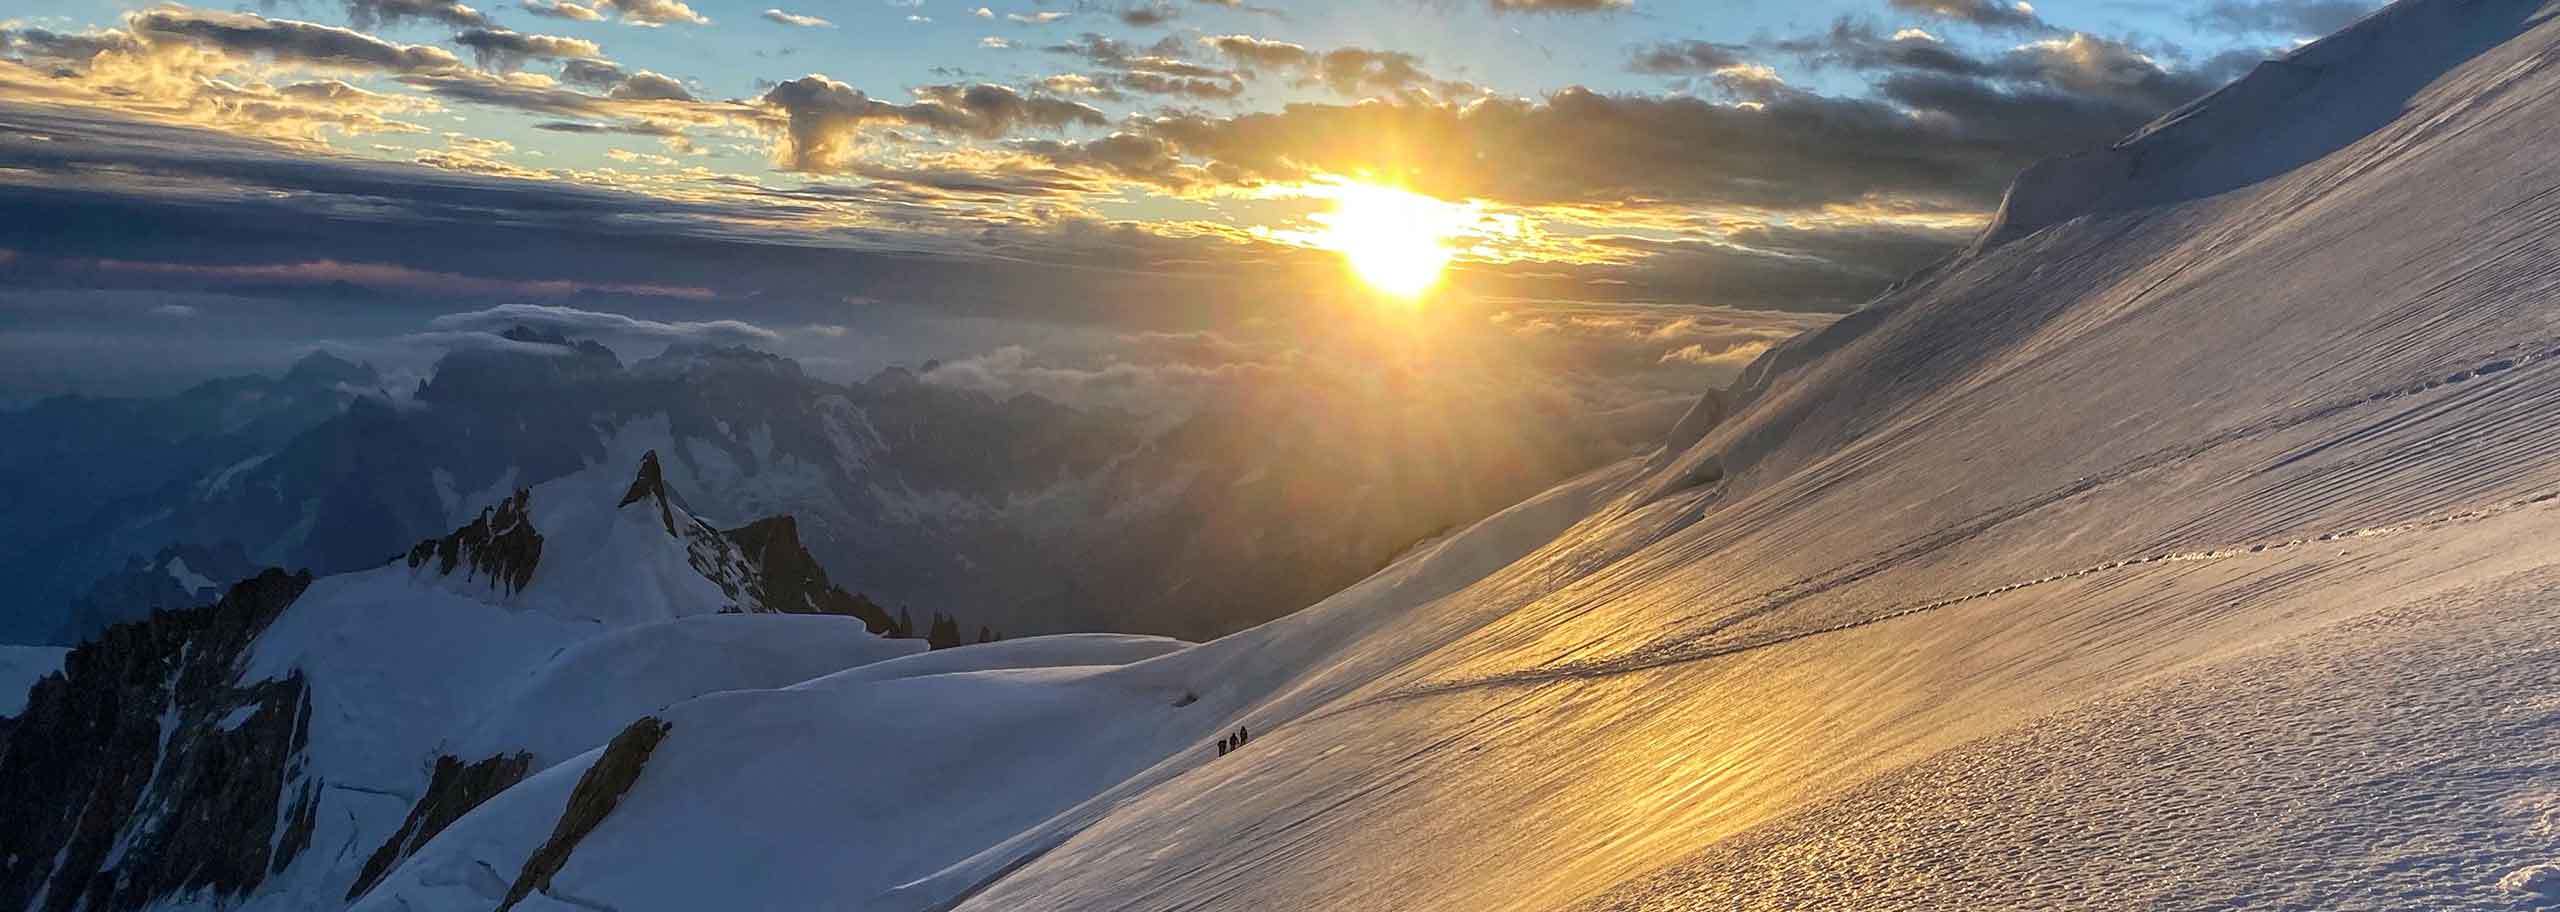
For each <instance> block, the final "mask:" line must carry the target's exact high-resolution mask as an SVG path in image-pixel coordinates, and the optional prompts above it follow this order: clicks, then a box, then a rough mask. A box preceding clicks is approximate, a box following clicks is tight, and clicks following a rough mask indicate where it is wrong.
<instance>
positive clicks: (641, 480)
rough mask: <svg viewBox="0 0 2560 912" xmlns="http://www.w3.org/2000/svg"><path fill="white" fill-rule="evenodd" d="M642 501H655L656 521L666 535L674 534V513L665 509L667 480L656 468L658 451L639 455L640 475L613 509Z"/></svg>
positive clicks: (633, 480)
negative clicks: (662, 525) (656, 507)
mask: <svg viewBox="0 0 2560 912" xmlns="http://www.w3.org/2000/svg"><path fill="white" fill-rule="evenodd" d="M642 500H656V501H657V502H658V521H659V522H660V523H662V524H664V525H665V526H666V527H667V534H668V535H674V534H676V516H675V513H674V511H672V510H670V509H669V508H668V507H667V479H666V476H665V474H664V473H663V472H662V471H661V470H660V469H659V468H658V451H656V450H650V451H649V452H646V453H642V454H640V474H639V476H638V477H635V478H633V479H631V488H630V489H629V490H627V491H624V492H623V493H622V502H621V503H618V504H615V505H614V507H615V509H620V508H623V507H628V506H630V505H632V504H635V503H639V502H640V501H642Z"/></svg>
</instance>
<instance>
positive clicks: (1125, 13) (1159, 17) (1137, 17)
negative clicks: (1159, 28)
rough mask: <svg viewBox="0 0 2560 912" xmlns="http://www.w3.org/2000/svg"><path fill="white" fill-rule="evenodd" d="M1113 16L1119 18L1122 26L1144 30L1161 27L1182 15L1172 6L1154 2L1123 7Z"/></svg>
mask: <svg viewBox="0 0 2560 912" xmlns="http://www.w3.org/2000/svg"><path fill="white" fill-rule="evenodd" d="M1113 15H1114V16H1117V17H1118V18H1119V20H1120V24H1122V25H1127V26H1130V27H1132V28H1146V27H1148V26H1155V25H1163V24H1165V23H1167V22H1171V21H1173V20H1174V19H1176V18H1178V17H1180V16H1181V15H1182V11H1181V10H1180V9H1178V8H1176V7H1174V6H1173V5H1172V4H1169V3H1163V2H1156V3H1141V4H1137V5H1134V6H1128V7H1123V8H1121V10H1120V11H1119V12H1118V13H1114V14H1113Z"/></svg>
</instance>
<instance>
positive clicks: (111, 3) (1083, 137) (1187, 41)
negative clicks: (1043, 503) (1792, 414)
mask: <svg viewBox="0 0 2560 912" xmlns="http://www.w3.org/2000/svg"><path fill="white" fill-rule="evenodd" d="M766 2H779V3H783V4H785V5H783V6H768V5H765V3H766ZM2375 5H2376V4H2374V3H2371V2H2367V0H2196V2H2183V3H2180V2H2139V3H2137V2H2129V0H2075V2H2062V0H2054V2H2049V3H2045V4H2041V5H2036V6H2029V5H2027V4H2025V3H2013V2H2002V0H1793V2H1779V0H1369V2H1304V3H1292V2H1282V0H1259V2H1257V0H1154V2H1138V0H1050V2H1040V0H1000V2H988V3H985V4H983V5H981V4H980V3H976V2H968V3H964V2H956V0H763V2H733V0H596V2H592V3H589V2H583V0H472V2H471V3H469V4H466V3H465V2H461V0H266V2H249V3H241V4H235V5H229V6H186V5H175V4H150V3H138V2H118V0H0V212H5V213H8V214H9V217H8V218H6V219H0V363H5V365H6V366H0V403H10V402H25V401H27V400H30V399H33V398H36V397H40V396H48V395H59V394H66V393H81V394H107V395H118V394H139V393H148V392H153V391H158V390H165V389H168V388H171V387H173V386H175V385H177V384H181V383H185V382H192V381H193V380H197V379H202V378H204V377H209V376H213V375H216V374H221V373H225V372H238V371H246V370H273V369H276V368H278V367H280V366H281V365H282V364H283V363H285V362H286V361H287V360H289V359H290V358H291V357H293V356H295V355H297V354H298V353H300V352H303V351H307V350H309V349H310V348H312V347H315V346H321V347H331V348H335V349H340V350H344V351H348V352H352V353H355V354H358V355H365V356H370V357H371V358H373V359H374V360H378V361H382V362H384V363H387V364H394V365H397V364H399V363H401V362H403V361H404V359H406V360H407V361H424V360H426V359H430V358H431V356H432V354H433V353H434V351H435V350H436V349H437V348H438V346H441V345H446V344H449V341H450V339H451V338H452V333H451V332H450V330H449V327H450V325H451V324H453V323H454V321H457V320H461V321H466V322H467V321H469V320H471V319H473V318H472V317H471V316H470V315H472V314H485V313H490V312H499V311H501V310H505V311H506V312H511V313H514V314H516V315H518V316H525V315H528V314H530V315H532V317H531V318H532V319H535V320H536V321H537V322H539V321H542V320H548V321H550V322H552V323H555V324H558V325H561V326H565V327H570V328H577V327H588V328H590V329H593V328H595V327H598V326H604V327H605V329H604V330H598V331H600V332H603V331H613V329H614V328H615V327H619V328H620V329H621V331H623V332H625V333H626V334H628V337H629V338H631V339H634V340H636V341H637V342H638V343H645V344H657V343H663V342H665V341H667V340H668V339H669V338H674V337H688V336H690V335H701V333H695V332H694V331H693V330H691V329H687V328H688V327H719V326H728V325H730V324H737V325H743V326H747V327H749V328H751V329H753V333H752V334H750V336H751V338H752V339H753V340H754V341H755V342H757V343H758V344H759V346H760V347H766V348H771V349H775V350H780V351H783V352H784V353H786V354H791V355H794V356H795V357H800V358H802V359H803V360H804V361H805V362H807V363H809V364H810V365H811V366H812V367H813V369H815V370H818V371H820V372H822V373H834V374H839V375H842V376H844V377H847V378H852V377H858V376H860V375H862V374H864V373H866V372H869V371H872V370H877V369H879V368H880V367H883V366H887V365H890V364H901V363H904V364H916V363H920V362H922V361H924V360H926V359H928V358H931V359H935V360H938V361H942V362H944V363H948V364H951V365H955V366H966V367H968V368H969V369H970V372H968V373H967V374H966V376H967V377H969V378H970V382H972V383H978V384H993V385H997V386H1001V385H1002V381H998V380H989V379H988V378H989V376H991V374H990V373H989V372H991V371H994V372H998V373H1000V372H1001V371H1000V368H1001V367H1002V366H1003V365H1008V364H1009V365H1013V366H1014V367H1015V368H1016V369H1018V370H1020V371H1022V373H1020V374H1019V375H1018V376H1021V377H1025V378H1029V377H1035V376H1043V377H1053V378H1054V377H1055V376H1058V374H1056V373H1055V372H1056V371H1061V370H1063V371H1068V372H1070V373H1072V372H1075V371H1088V372H1090V371H1099V370H1103V369H1106V368H1110V367H1113V366H1115V365H1124V364H1126V363H1129V359H1131V358H1134V357H1138V356H1137V355H1135V354H1133V352H1135V351H1137V350H1138V349H1139V348H1145V349H1149V350H1152V349H1155V348H1161V346H1152V345H1138V344H1137V343H1135V342H1132V341H1131V340H1145V339H1153V338H1160V337H1161V336H1163V335H1164V334H1166V333H1194V334H1197V333H1207V334H1215V335H1217V336H1218V337H1219V338H1220V339H1222V340H1227V341H1233V340H1236V339H1240V338H1241V339H1248V340H1250V341H1252V342H1254V343H1255V344H1256V345H1259V346H1260V350H1263V351H1274V352H1294V351H1299V350H1302V349H1303V348H1305V347H1306V346H1307V345H1309V344H1322V343H1321V342H1310V341H1309V339H1310V338H1317V339H1322V338H1331V337H1334V336H1338V335H1341V334H1343V333H1346V332H1348V333H1350V334H1353V335H1365V334H1368V333H1370V332H1371V331H1372V330H1373V329H1375V327H1371V326H1368V325H1366V324H1369V323H1373V322H1374V323H1379V324H1381V325H1391V326H1393V327H1396V328H1395V329H1394V330H1393V331H1397V332H1405V333H1430V334H1433V335H1434V336H1436V337H1438V340H1439V341H1438V342H1437V343H1436V344H1435V347H1439V348H1446V347H1450V346H1452V345H1459V344H1463V345H1473V346H1482V347H1484V348H1482V349H1480V350H1479V351H1478V352H1477V354H1479V355H1482V354H1484V353H1485V352H1486V351H1492V350H1496V349H1500V348H1501V347H1503V346H1515V345H1516V346H1526V348H1523V349H1522V351H1523V352H1525V354H1524V355H1523V357H1524V358H1526V359H1532V360H1535V361H1537V363H1540V364H1543V365H1548V366H1550V367H1552V368H1553V369H1555V370H1557V371H1561V372H1564V373H1567V374H1579V373H1584V372H1592V371H1597V372H1600V373H1606V374H1609V375H1611V376H1613V377H1617V378H1619V379H1620V380H1623V379H1624V378H1625V377H1627V376H1641V377H1642V378H1643V379H1642V381H1641V383H1639V384H1638V388H1632V389H1616V390H1613V391H1608V392H1606V393H1594V394H1593V395H1595V396H1598V397H1600V398H1599V399H1598V400H1596V401H1599V402H1600V404H1603V405H1610V404H1623V403H1624V402H1625V401H1628V400H1630V399H1631V398H1641V397H1643V396H1647V395H1669V394H1671V393H1673V392H1677V391H1681V390H1689V391H1694V390H1695V389H1696V388H1699V387H1701V386H1703V385H1706V384H1710V383H1714V382H1717V381H1718V380H1719V379H1720V378H1725V377H1729V376H1731V374H1732V373H1733V372H1735V371H1737V370H1739V369H1740V367H1741V366H1742V365H1743V364H1745V363H1747V362H1748V361H1749V359H1750V358H1751V357H1754V356H1756V355H1757V354H1758V353H1760V352H1761V351H1765V350H1766V348H1767V347H1768V346H1769V345H1771V344H1773V343H1774V342H1776V341H1777V340H1780V339H1783V338H1785V337H1786V336H1787V335H1789V334H1792V333H1794V332H1798V331H1801V330H1802V329H1804V328H1806V327H1808V326H1818V325H1820V323H1821V322H1822V321H1823V320H1825V319H1828V315H1833V314H1837V313H1841V312H1845V311H1847V310H1850V309H1853V308H1855V307H1856V306H1858V305H1859V304H1860V303H1862V302H1863V301H1865V300H1866V299H1868V298H1869V297H1870V296H1872V295H1873V294H1874V293H1875V292H1876V291H1877V290H1879V289H1880V288H1882V287H1883V286H1885V285H1886V284H1888V283H1890V282H1892V281H1893V280H1895V279H1897V278H1900V277H1901V276H1903V275H1906V274H1908V273H1910V272H1911V271H1913V270H1915V269H1917V268H1920V267H1922V266H1925V265H1926V264H1928V263H1930V262H1932V261H1934V260H1936V259H1938V258H1941V257H1943V256H1945V255H1947V254H1948V253H1949V252H1951V251H1952V250H1954V249H1956V248H1957V247H1958V246H1960V245H1961V244H1962V243H1964V242H1965V241H1966V240H1968V239H1969V238H1970V235H1971V233H1972V232H1973V231H1974V230H1975V229H1977V228H1978V227H1979V226H1980V225H1981V224H1982V223H1983V222H1984V220H1985V219H1986V218H1987V216H1988V214H1989V213H1990V212H1991V210H1992V209H1994V208H1995V207H1996V206H1997V205H1998V202H1999V197H2000V193H2001V190H2002V188H2003V187H2004V186H2005V184H2006V183H2007V181H2008V179H2009V178H2010V176H2011V175H2013V174H2014V173H2015V172H2016V171H2017V170H2018V169H2019V168H2021V167H2023V166H2024V165H2026V164H2029V163H2032V162H2034V161H2036V160H2039V159H2042V158H2045V157H2049V156H2053V155H2060V154H2067V153H2070V152H2073V151H2078V150H2082V149H2087V148H2093V147H2096V146H2100V145H2104V144H2105V143H2107V142H2109V141H2111V140H2113V139H2114V138H2116V137H2119V136H2122V135H2124V134H2125V133H2127V132H2129V131H2131V130H2132V129H2134V128H2137V127H2139V126H2140V125H2141V124H2143V123H2145V122H2147V121H2149V120H2150V119H2152V118H2154V117H2156V116H2158V115H2159V114H2161V113H2163V112H2165V111H2167V110H2170V109H2172V108H2174V107H2175V106H2177V105H2179V104H2181V103H2184V102H2185V101H2188V100H2190V99H2192V98H2194V97H2197V96H2199V95H2201V94H2203V93H2205V92H2208V91H2210V90H2211V89H2213V88H2215V87H2217V86H2219V85H2221V84H2223V83H2225V82H2227V81H2229V80H2230V79H2232V78H2234V77H2236V76H2238V75H2240V74H2241V73H2244V72H2246V70H2247V68H2248V67H2249V66H2251V65H2254V64H2255V63H2256V62H2257V61H2260V60H2263V59H2266V58H2268V57H2270V56H2273V55H2279V54H2282V53H2284V52H2285V51H2287V50H2289V49H2290V48H2293V47H2295V46H2298V45H2299V44H2300V43H2302V42H2304V41H2307V40H2310V39H2311V38H2314V37H2316V36H2318V35H2321V34H2325V33H2327V32H2329V31H2332V30H2334V29H2336V28H2338V27H2341V26H2343V25H2345V24H2346V23H2348V22H2351V21H2353V20H2354V19H2355V18H2356V17H2358V16H2361V15H2363V14H2364V13H2366V12H2369V11H2370V10H2371V9H2372V8H2373V7H2374V6H2375ZM1378 188H1387V189H1383V190H1381V189H1378ZM1380 201H1383V203H1380ZM1380 205H1383V207H1384V208H1383V209H1380ZM1380 212H1383V213H1384V214H1383V215H1381V214H1379V213H1380ZM1364 213H1365V214H1364ZM1439 257H1445V258H1447V259H1448V261H1449V262H1448V264H1447V268H1446V269H1445V270H1436V269H1428V268H1417V269H1418V270H1419V273H1420V275H1419V276H1417V277H1415V280H1416V281H1417V282H1421V283H1426V284H1427V287H1425V288H1423V289H1420V290H1416V289H1404V288H1399V289H1388V288H1386V287H1385V286H1383V285H1382V284H1380V283H1379V282H1377V281H1363V278H1362V277H1363V276H1367V277H1369V278H1371V279H1375V278H1376V276H1375V274H1374V273H1375V272H1376V268H1377V267H1378V266H1379V265H1380V264H1382V263H1383V264H1388V265H1389V266H1394V265H1395V264H1406V265H1410V263H1411V262H1412V261H1413V260H1414V259H1416V258H1427V259H1432V260H1433V262H1434V263H1436V262H1437V259H1438V258H1439ZM1364 258H1365V259H1364ZM1346 261H1348V262H1346ZM1405 271H1406V272H1415V271H1416V269H1406V270H1405ZM439 320H442V321H444V323H443V325H442V326H443V328H440V325H439V323H438V321H439ZM617 320H619V321H624V322H615V321H617ZM635 325H636V326H644V327H654V328H652V329H648V330H646V331H642V332H638V333H636V334H633V333H630V332H629V328H630V327H631V326H635ZM708 335H711V336H721V337H724V338H725V337H726V336H727V335H734V333H728V332H727V331H726V330H723V331H721V332H717V333H709V334H708ZM1222 350H1223V349H1222ZM1504 350H1507V349H1504ZM1185 366H1186V367H1191V368H1200V367H1214V366H1215V365H1199V364H1190V365H1185ZM1036 370H1047V371H1050V373H1048V374H1039V373H1035V371H1036ZM1124 373H1125V372H1124ZM1194 373H1198V372H1197V371H1195V372H1194ZM962 375H963V374H962V373H961V372H959V371H957V370H955V372H954V373H953V374H952V376H954V377H959V376H962ZM1201 375H1203V376H1217V374H1216V373H1215V372H1214V371H1211V372H1209V373H1207V374H1201ZM1024 382H1025V383H1026V384H1029V383H1031V381H1029V380H1025V381H1024ZM1026 388H1028V387H1026ZM1044 391H1049V392H1056V391H1055V390H1044ZM1612 397H1614V398H1612ZM1124 398H1125V397H1124Z"/></svg>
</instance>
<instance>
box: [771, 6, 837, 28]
mask: <svg viewBox="0 0 2560 912" xmlns="http://www.w3.org/2000/svg"><path fill="white" fill-rule="evenodd" d="M762 15H763V16H764V18H765V19H766V20H767V21H770V22H779V23H781V24H783V25H788V26H791V27H793V28H835V27H836V24H835V23H833V22H829V21H827V20H824V19H820V18H818V17H816V16H803V15H800V14H799V13H786V12H783V11H781V10H778V9H768V10H765V11H764V13H763V14H762Z"/></svg>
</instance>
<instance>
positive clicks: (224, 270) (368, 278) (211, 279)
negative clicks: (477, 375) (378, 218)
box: [79, 259, 713, 309]
mask: <svg viewBox="0 0 2560 912" xmlns="http://www.w3.org/2000/svg"><path fill="white" fill-rule="evenodd" d="M79 265H80V266H82V267H84V268H86V269H88V270H91V271H93V272H95V273H101V274H105V275H110V276H112V275H124V276H132V277H143V278H150V277H157V278H164V279H175V280H181V281H183V282H185V283H187V284H189V285H191V286H195V287H209V288H223V287H250V288H279V287H333V286H357V287H363V288H376V289H392V290H401V291H411V292H427V293H434V294H481V295H514V296H524V297H567V296H570V295H580V294H617V295H637V296H645V297H663V298H686V299H693V300H707V299H709V298H711V297H712V296H713V295H712V292H711V291H710V290H709V289H705V288H682V287H673V286H663V285H646V284H634V283H617V282H603V281H598V282H590V281H581V280H574V279H535V280H516V279H492V278H484V277H480V276H471V275H462V274H459V273H449V272H433V271H428V270H421V269H412V268H409V267H406V266H400V265H395V264H388V263H348V262H340V261H337V260H304V261H299V262H283V263H254V264H205V263H173V262H161V261H147V260H115V259H102V260H94V261H89V262H87V263H83V264H79ZM506 306H511V307H512V306H524V307H535V306H538V305H506ZM493 309H497V308H493Z"/></svg>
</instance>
